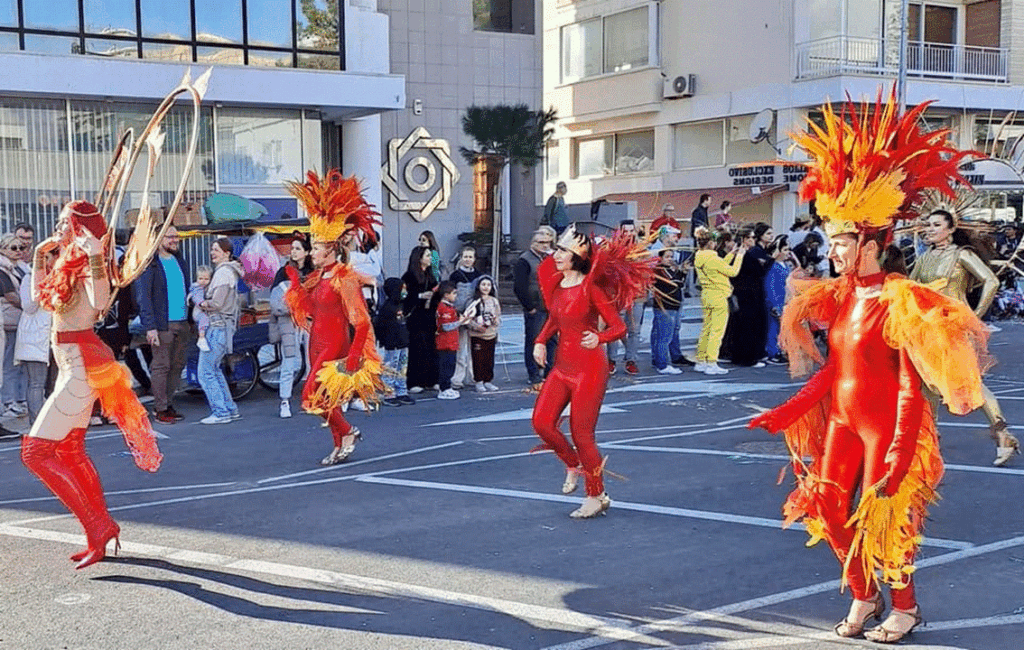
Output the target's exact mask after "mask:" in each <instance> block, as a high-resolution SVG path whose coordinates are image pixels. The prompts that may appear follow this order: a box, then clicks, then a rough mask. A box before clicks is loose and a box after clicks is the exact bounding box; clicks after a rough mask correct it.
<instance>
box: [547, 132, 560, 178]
mask: <svg viewBox="0 0 1024 650" xmlns="http://www.w3.org/2000/svg"><path fill="white" fill-rule="evenodd" d="M560 175H561V170H560V169H559V160H558V142H556V141H550V142H548V145H547V148H546V149H545V152H544V178H545V179H546V180H549V181H554V180H558V177H559V176H560Z"/></svg>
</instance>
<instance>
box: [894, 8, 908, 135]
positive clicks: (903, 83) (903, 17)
mask: <svg viewBox="0 0 1024 650" xmlns="http://www.w3.org/2000/svg"><path fill="white" fill-rule="evenodd" d="M908 5H909V0H903V2H902V3H901V8H900V67H899V72H898V73H897V74H896V101H897V102H898V106H899V111H900V115H903V112H904V110H906V106H907V32H908V31H909V30H910V26H909V25H908V24H907V13H908V12H909V6H908Z"/></svg>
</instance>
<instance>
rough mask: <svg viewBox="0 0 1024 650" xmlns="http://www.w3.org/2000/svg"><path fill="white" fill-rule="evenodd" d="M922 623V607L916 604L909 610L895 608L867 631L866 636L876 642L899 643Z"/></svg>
mask: <svg viewBox="0 0 1024 650" xmlns="http://www.w3.org/2000/svg"><path fill="white" fill-rule="evenodd" d="M922 623H924V619H922V618H921V608H920V607H917V606H915V607H914V609H912V610H910V611H909V612H908V611H904V610H902V609H894V610H892V611H891V612H889V616H887V617H886V619H885V621H884V622H883V623H882V624H881V625H879V626H878V627H873V628H871V629H870V630H868V631H867V632H865V633H864V638H865V639H867V640H868V641H873V642H875V643H899V642H900V641H902V640H903V638H904V637H905V636H907V635H908V634H910V633H911V632H913V631H914V629H915V628H916V627H917V626H918V625H920V624H922Z"/></svg>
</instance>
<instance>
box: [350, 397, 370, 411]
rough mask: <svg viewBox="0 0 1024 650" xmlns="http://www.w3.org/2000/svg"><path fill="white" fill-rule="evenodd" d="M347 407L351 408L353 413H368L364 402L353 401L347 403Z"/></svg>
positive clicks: (359, 400)
mask: <svg viewBox="0 0 1024 650" xmlns="http://www.w3.org/2000/svg"><path fill="white" fill-rule="evenodd" d="M349 406H350V407H351V408H352V410H353V411H364V412H365V411H369V410H370V409H368V408H366V402H364V401H363V400H361V399H354V400H352V401H351V402H349Z"/></svg>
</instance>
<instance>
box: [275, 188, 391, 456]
mask: <svg viewBox="0 0 1024 650" xmlns="http://www.w3.org/2000/svg"><path fill="white" fill-rule="evenodd" d="M287 186H288V191H289V192H291V194H292V195H293V196H295V197H296V198H297V199H298V200H299V201H300V202H301V203H302V205H303V207H304V208H305V210H306V213H307V214H308V215H309V230H310V234H311V235H312V240H313V248H312V252H311V256H312V258H313V266H314V267H315V268H316V270H315V271H313V272H312V273H310V274H309V276H308V277H307V278H306V279H305V280H302V279H301V278H300V277H299V272H298V270H297V269H296V268H295V267H293V266H287V267H285V272H286V273H287V274H288V279H289V280H290V281H291V286H290V287H289V288H288V292H287V293H286V294H285V301H286V303H287V304H288V308H289V310H290V312H291V315H292V319H293V320H294V321H295V324H296V326H298V327H300V328H302V329H304V330H307V331H308V332H309V358H310V362H311V363H310V373H309V376H308V377H307V379H306V384H305V386H303V389H302V407H303V408H304V409H305V410H306V412H307V413H314V414H317V415H320V416H321V417H323V418H324V419H325V420H326V421H327V426H328V427H329V428H330V429H331V435H332V436H333V438H334V449H333V450H332V451H331V453H329V454H327V456H325V457H324V458H323V460H321V461H320V464H321V465H337V464H338V463H341V462H343V461H344V460H346V459H347V458H348V457H349V456H351V455H352V452H353V451H354V450H355V446H356V441H358V440H359V439H360V437H361V436H360V433H359V429H357V428H356V427H354V426H352V425H351V424H349V423H348V422H347V421H346V420H345V417H344V415H342V410H341V407H340V405H341V404H346V403H348V401H349V400H351V399H353V398H359V399H362V400H363V401H364V403H366V404H376V403H377V402H378V401H379V399H378V393H379V392H380V391H382V390H383V388H384V386H383V384H382V383H381V379H380V373H381V362H380V356H379V355H378V354H377V346H376V343H375V341H374V338H373V327H372V322H371V320H370V315H369V313H368V312H367V309H366V302H365V301H364V300H363V292H362V289H363V287H364V286H373V282H374V279H373V278H367V277H365V276H363V275H360V274H359V273H357V272H356V271H354V270H353V269H352V267H351V266H350V265H349V264H348V263H347V261H346V260H344V259H342V258H340V255H343V253H341V252H340V243H339V240H340V239H341V236H342V235H344V234H345V233H347V232H349V231H352V230H358V231H361V232H362V233H364V234H365V235H366V236H367V237H376V233H375V232H374V231H373V225H374V224H379V223H380V222H379V221H377V220H375V219H374V215H376V214H377V212H375V211H374V210H373V207H372V206H371V205H370V204H368V203H367V202H366V199H365V198H364V197H363V195H362V192H361V191H360V188H359V181H357V180H356V179H355V178H354V177H352V178H344V177H343V176H342V175H341V172H339V171H338V170H336V169H332V170H330V171H328V172H327V174H326V175H324V176H323V177H320V176H318V175H317V174H316V173H315V172H308V173H307V174H306V182H305V183H298V182H289V183H287ZM350 331H351V336H350Z"/></svg>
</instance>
